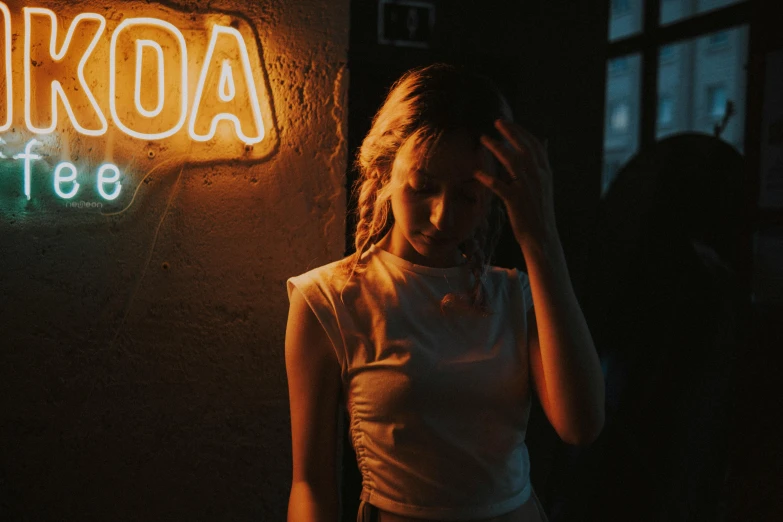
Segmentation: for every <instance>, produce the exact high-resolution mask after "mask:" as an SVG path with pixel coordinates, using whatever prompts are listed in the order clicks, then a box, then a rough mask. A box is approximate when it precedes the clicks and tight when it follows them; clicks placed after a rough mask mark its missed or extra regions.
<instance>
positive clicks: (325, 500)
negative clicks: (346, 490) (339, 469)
mask: <svg viewBox="0 0 783 522" xmlns="http://www.w3.org/2000/svg"><path fill="white" fill-rule="evenodd" d="M338 517H339V498H338V492H337V488H336V487H334V488H328V491H327V488H319V487H314V486H313V485H311V484H309V483H307V482H294V484H293V485H292V486H291V495H290V497H289V498H288V517H287V521H288V522H301V521H303V520H307V521H308V522H337V519H338Z"/></svg>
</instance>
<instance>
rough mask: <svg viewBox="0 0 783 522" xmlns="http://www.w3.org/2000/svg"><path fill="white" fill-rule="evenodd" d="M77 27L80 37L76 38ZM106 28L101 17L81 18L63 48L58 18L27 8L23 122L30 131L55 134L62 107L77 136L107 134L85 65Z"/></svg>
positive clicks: (91, 15) (91, 14) (68, 32)
mask: <svg viewBox="0 0 783 522" xmlns="http://www.w3.org/2000/svg"><path fill="white" fill-rule="evenodd" d="M77 28H78V29H79V31H80V35H79V38H74V37H73V36H74V33H76V31H77ZM105 28H106V19H105V18H103V17H102V16H101V15H99V14H95V13H83V14H80V15H79V16H77V17H76V18H74V20H73V21H72V22H71V26H70V27H69V28H68V31H67V33H66V35H65V39H64V40H63V41H62V43H61V44H60V47H59V49H58V46H57V44H58V38H57V15H55V14H54V12H53V11H51V10H50V9H44V8H40V7H25V8H24V90H25V93H24V94H25V96H24V117H25V123H26V124H27V128H28V129H29V130H30V131H31V132H34V133H36V134H48V133H50V132H52V131H54V129H55V128H56V127H57V124H58V107H59V105H60V104H62V106H63V108H64V109H65V112H67V113H68V117H69V118H70V120H71V124H72V125H73V126H74V128H75V129H76V130H77V131H78V132H80V133H82V134H86V135H88V136H101V135H102V134H104V133H105V132H106V129H107V128H108V123H107V122H106V117H105V116H104V115H103V113H102V112H101V109H100V107H98V103H97V102H96V100H95V97H94V96H93V94H92V91H91V90H90V87H89V84H88V82H87V80H86V79H85V77H84V66H85V64H86V63H87V60H88V59H89V57H90V54H92V51H93V49H94V48H95V46H96V45H97V43H98V39H99V38H100V37H101V35H102V34H103V31H104V29H105ZM77 60H78V62H77ZM33 95H34V96H35V100H32V99H31V98H32V96H33ZM58 98H59V100H60V103H58V102H57V100H58Z"/></svg>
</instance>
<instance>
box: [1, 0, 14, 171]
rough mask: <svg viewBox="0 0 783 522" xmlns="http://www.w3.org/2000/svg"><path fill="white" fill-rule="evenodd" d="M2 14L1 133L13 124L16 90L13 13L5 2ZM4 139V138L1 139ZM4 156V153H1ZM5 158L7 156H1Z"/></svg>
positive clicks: (2, 5)
mask: <svg viewBox="0 0 783 522" xmlns="http://www.w3.org/2000/svg"><path fill="white" fill-rule="evenodd" d="M0 13H2V15H3V42H2V45H3V55H4V56H3V58H4V59H5V69H4V71H3V72H4V73H5V94H6V107H5V123H3V124H0V132H3V131H6V130H8V129H9V128H10V127H11V124H13V116H14V115H13V111H14V92H13V91H14V90H13V83H14V82H13V76H12V75H11V72H12V71H11V11H9V10H8V6H7V5H5V4H4V3H3V2H0ZM0 139H2V138H0ZM0 154H2V153H0ZM0 157H5V156H0Z"/></svg>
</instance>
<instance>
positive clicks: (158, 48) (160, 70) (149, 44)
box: [133, 40, 165, 118]
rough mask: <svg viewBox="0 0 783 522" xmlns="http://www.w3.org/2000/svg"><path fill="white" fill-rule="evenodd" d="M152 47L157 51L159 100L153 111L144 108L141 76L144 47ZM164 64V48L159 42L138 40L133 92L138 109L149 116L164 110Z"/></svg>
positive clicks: (151, 116) (156, 68) (152, 116)
mask: <svg viewBox="0 0 783 522" xmlns="http://www.w3.org/2000/svg"><path fill="white" fill-rule="evenodd" d="M145 47H151V48H152V49H153V50H154V51H155V58H157V62H156V67H155V70H156V71H157V72H158V101H157V105H155V108H154V109H152V110H151V111H149V110H147V109H145V108H144V105H143V104H142V103H141V76H142V71H143V69H142V67H141V65H142V62H143V61H144V48H145ZM164 72H165V69H164V64H163V48H162V47H161V46H160V44H159V43H158V42H155V41H153V40H136V84H135V86H134V87H135V88H134V92H133V101H134V102H135V103H136V110H137V111H139V112H140V113H142V114H143V115H144V116H146V117H147V118H154V117H155V116H157V115H158V114H160V113H161V111H162V110H163V79H164V76H165V75H164Z"/></svg>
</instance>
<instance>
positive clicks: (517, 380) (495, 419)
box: [287, 246, 533, 520]
mask: <svg viewBox="0 0 783 522" xmlns="http://www.w3.org/2000/svg"><path fill="white" fill-rule="evenodd" d="M363 259H364V261H365V262H366V263H367V269H366V270H365V271H364V272H361V273H355V274H354V275H353V276H352V277H351V278H350V280H348V284H347V286H345V289H344V291H343V294H342V301H341V299H340V292H341V290H343V285H344V283H345V282H346V280H347V278H346V276H344V275H342V274H340V273H339V271H338V270H336V268H337V265H338V263H339V261H335V262H333V263H330V264H328V265H324V266H321V267H318V268H315V269H313V270H310V271H309V272H306V273H304V274H302V275H299V276H296V277H292V278H290V279H288V281H287V289H288V295H289V298H290V295H291V291H292V290H293V287H294V286H295V287H296V288H297V289H299V291H300V292H301V293H302V294H303V296H304V298H305V299H306V301H307V303H308V304H309V305H310V307H311V308H312V309H313V312H315V315H316V317H317V318H318V320H319V321H320V323H321V325H322V326H323V327H324V330H326V333H327V335H328V336H329V339H330V340H331V342H332V345H333V346H334V350H335V353H336V354H337V360H338V361H339V363H340V368H341V374H342V383H343V394H344V397H345V398H346V404H345V407H346V409H347V412H348V417H349V420H350V428H349V429H350V436H351V441H352V444H353V447H354V450H355V452H356V457H357V461H358V467H359V470H360V471H361V475H362V494H361V498H362V499H364V500H365V501H367V502H369V503H370V504H372V505H374V506H377V507H379V508H381V509H383V510H386V511H390V512H392V513H396V514H399V515H403V516H408V517H419V518H431V519H440V520H466V519H471V518H484V517H493V516H498V515H501V514H503V513H507V512H509V511H513V510H514V509H516V508H517V507H519V506H520V505H522V504H524V503H525V502H526V501H527V500H528V498H529V497H530V492H531V485H530V461H529V457H528V452H527V447H526V446H525V432H526V429H527V422H528V418H529V416H530V405H531V395H530V394H531V387H530V382H529V375H530V372H529V363H528V361H529V359H528V349H527V318H526V312H527V310H529V309H530V307H532V304H533V303H532V295H531V292H530V285H529V283H528V277H527V274H525V273H524V272H521V271H518V270H517V269H513V270H508V269H505V268H499V267H491V268H490V270H489V272H488V274H487V277H486V279H485V288H486V290H487V291H488V296H489V304H490V307H491V308H492V311H493V313H492V314H491V315H489V316H488V317H481V316H480V315H478V314H469V313H465V312H459V311H456V310H449V309H446V312H445V315H444V313H442V312H441V308H440V302H441V299H442V298H443V296H444V295H446V294H447V293H449V292H450V291H453V290H458V291H465V290H468V289H469V288H470V287H471V283H472V279H473V276H472V274H470V272H469V270H468V269H467V268H466V267H465V266H457V267H452V268H432V267H426V266H421V265H416V264H413V263H410V262H408V261H406V260H404V259H402V258H399V257H397V256H395V255H393V254H391V253H389V252H386V251H385V250H382V249H380V248H378V247H377V246H372V247H371V248H370V249H369V250H368V251H367V252H366V253H365V255H364V257H363Z"/></svg>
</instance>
